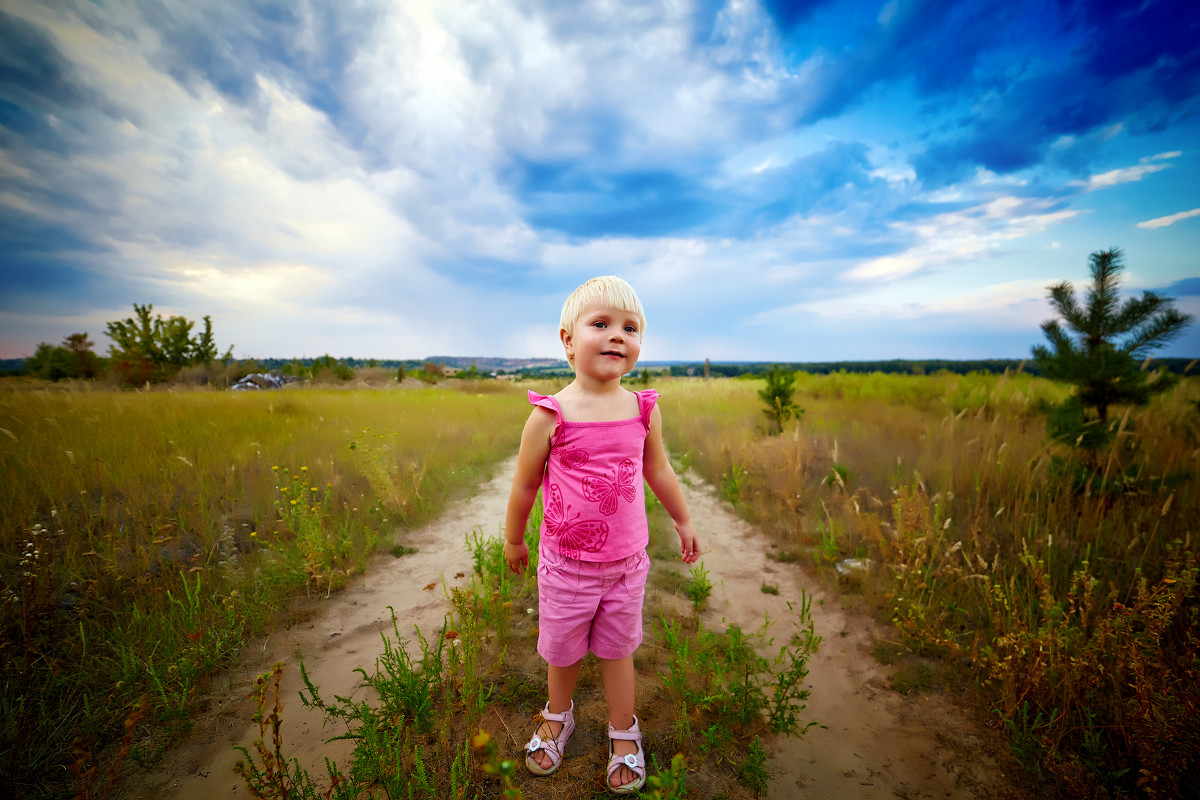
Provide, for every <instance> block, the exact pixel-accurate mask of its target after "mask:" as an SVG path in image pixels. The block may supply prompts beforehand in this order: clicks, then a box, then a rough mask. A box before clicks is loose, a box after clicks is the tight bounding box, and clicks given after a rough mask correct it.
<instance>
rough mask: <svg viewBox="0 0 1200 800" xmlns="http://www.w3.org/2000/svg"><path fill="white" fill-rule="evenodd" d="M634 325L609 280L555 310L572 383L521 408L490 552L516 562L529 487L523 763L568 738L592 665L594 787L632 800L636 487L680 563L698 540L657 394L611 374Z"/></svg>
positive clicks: (641, 510) (627, 358)
mask: <svg viewBox="0 0 1200 800" xmlns="http://www.w3.org/2000/svg"><path fill="white" fill-rule="evenodd" d="M645 327H646V317H645V314H644V313H643V312H642V304H641V302H640V301H639V300H638V297H637V294H636V293H635V292H634V291H633V287H631V286H630V285H629V284H628V283H626V282H625V281H623V280H621V279H620V278H615V277H603V278H593V279H592V280H590V281H588V282H587V283H585V284H583V285H582V286H580V287H579V288H578V289H576V290H575V291H574V292H573V293H572V294H571V296H570V297H568V298H567V301H566V303H564V304H563V310H562V318H561V321H560V323H559V332H558V333H559V337H560V338H561V339H562V344H563V347H564V348H565V349H566V352H567V360H568V361H569V362H570V364H571V366H572V368H573V369H574V370H575V380H574V381H572V382H571V384H570V385H568V386H567V387H566V388H564V389H563V390H562V391H560V392H558V393H557V394H555V395H553V396H550V397H547V396H543V395H539V394H537V393H535V392H529V402H530V403H531V404H532V405H533V406H534V409H533V412H532V413H531V414H530V415H529V420H528V421H527V422H526V423H525V429H524V431H523V432H522V434H521V449H520V453H519V455H518V457H517V471H516V476H515V477H514V478H513V486H512V492H511V494H510V495H509V499H508V512H507V516H506V520H505V540H506V541H505V545H504V558H505V560H506V561H507V562H508V565H509V567H510V568H512V570H513V571H515V572H521V571H522V570H523V569H524V568H525V567H526V566H527V565H528V563H529V548H528V546H527V545H526V544H525V526H526V523H527V522H528V520H529V511H530V509H531V508H532V506H533V503H534V500H535V498H536V497H537V493H538V489H541V490H542V502H543V506H544V509H545V519H544V521H543V523H542V529H541V548H540V551H539V559H538V595H539V601H538V608H539V612H540V619H539V628H540V631H539V634H538V653H540V654H541V656H542V657H543V658H545V659H546V664H547V684H548V690H549V701H548V702H547V703H546V707H545V709H544V710H543V711H542V714H541V716H542V722H541V724H540V725H539V726H538V728H537V730H536V732H535V733H534V736H533V738H532V739H531V740H530V741H529V743H528V744H527V745H526V746H525V750H526V756H525V764H526V766H528V768H529V770H530V771H531V772H533V773H534V774H535V775H550V774H551V773H553V772H555V771H556V770H557V769H558V767H559V764H560V763H562V757H563V750H564V749H565V748H566V745H567V741H568V740H569V739H570V738H571V734H572V733H573V732H574V730H575V719H574V709H575V704H574V701H573V700H572V696H573V695H574V693H575V682H576V680H577V679H578V677H579V668H580V665H581V664H582V662H583V657H584V656H585V655H586V654H587V651H588V650H591V651H592V652H593V653H595V654H596V656H597V657H598V658H599V659H600V672H601V675H602V677H603V680H604V694H605V697H606V698H607V700H608V719H609V725H608V736H609V740H610V741H609V761H608V785H609V788H610V789H611V790H612V791H613V792H615V793H617V794H634V793H636V792H637V791H638V790H639V789H640V788H641V787H642V785H643V784H644V783H645V782H646V756H645V753H644V752H643V751H642V733H641V731H640V730H639V729H638V722H637V717H636V716H634V713H633V708H634V669H633V653H634V651H635V650H636V649H637V647H638V645H639V644H641V641H642V599H643V597H644V595H645V589H646V576H647V574H648V573H649V570H650V564H649V558H648V557H647V555H646V545H647V543H648V542H649V531H648V528H647V523H646V505H645V488H644V486H643V483H642V481H643V479H645V482H646V483H647V484H649V486H650V488H651V490H653V491H654V494H655V495H656V496H657V497H658V499H659V500H660V501H661V502H662V504H663V507H664V508H666V510H667V513H669V514H670V515H671V518H672V519H673V520H674V521H675V530H676V531H677V532H678V533H679V543H680V551H681V553H682V556H683V560H684V562H685V563H688V564H691V563H693V562H694V561H695V560H696V559H697V558H699V556H700V544H699V542H698V541H697V539H696V531H695V529H694V528H693V527H692V523H691V518H690V516H689V514H688V510H687V505H686V503H685V502H684V500H683V494H682V492H681V491H680V489H679V481H678V480H677V479H676V477H675V471H674V470H673V469H672V468H671V464H670V462H669V461H668V460H667V454H666V451H665V450H664V448H663V441H662V418H661V416H660V413H659V410H658V407H657V405H656V401H657V399H658V392H655V391H654V390H652V389H651V390H646V391H642V392H636V393H635V392H630V391H628V390H626V389H624V388H622V387H621V376H622V375H625V374H626V373H628V372H630V371H631V370H632V369H633V368H634V366H635V365H636V364H637V360H638V356H639V355H640V353H641V349H642V333H643V331H644V329H645Z"/></svg>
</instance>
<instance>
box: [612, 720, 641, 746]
mask: <svg viewBox="0 0 1200 800" xmlns="http://www.w3.org/2000/svg"><path fill="white" fill-rule="evenodd" d="M608 738H610V739H621V740H622V741H626V742H640V741H641V740H642V732H641V730H639V729H638V719H637V717H636V716H635V717H634V718H633V724H632V725H630V726H629V730H624V731H622V730H618V729H617V728H614V727H613V726H612V725H611V724H609V726H608Z"/></svg>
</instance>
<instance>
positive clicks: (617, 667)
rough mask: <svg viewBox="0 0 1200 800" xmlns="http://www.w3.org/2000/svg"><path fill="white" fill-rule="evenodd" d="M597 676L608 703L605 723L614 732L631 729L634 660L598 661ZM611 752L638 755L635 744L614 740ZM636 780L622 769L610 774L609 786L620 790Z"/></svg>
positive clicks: (625, 769) (628, 771)
mask: <svg viewBox="0 0 1200 800" xmlns="http://www.w3.org/2000/svg"><path fill="white" fill-rule="evenodd" d="M600 675H601V676H602V677H603V678H604V696H605V697H606V698H607V699H608V723H609V724H610V725H612V726H613V727H614V728H616V729H617V730H628V729H629V727H630V726H631V725H633V705H634V695H633V678H634V670H633V656H632V655H628V656H625V658H618V659H615V660H609V659H604V658H602V659H600ZM612 748H613V752H614V753H616V754H617V755H618V756H623V755H631V754H634V753H637V742H631V741H627V740H624V739H613V740H612ZM635 777H637V776H636V775H635V774H634V772H633V770H631V769H629V767H626V766H624V765H622V766H621V767H620V769H618V770H617V771H616V772H614V773H613V774H612V778H611V779H610V780H609V783H611V784H612V785H613V786H621V785H623V784H626V783H629V782H630V781H632V780H633V779H634V778H635Z"/></svg>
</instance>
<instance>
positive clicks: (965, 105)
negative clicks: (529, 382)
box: [0, 0, 1200, 362]
mask: <svg viewBox="0 0 1200 800" xmlns="http://www.w3.org/2000/svg"><path fill="white" fill-rule="evenodd" d="M1109 247H1120V248H1121V249H1122V250H1123V252H1124V263H1125V271H1124V272H1123V273H1122V289H1123V291H1125V292H1127V293H1129V294H1131V295H1132V294H1140V293H1141V292H1143V291H1156V292H1159V293H1162V294H1165V295H1166V296H1169V297H1172V298H1175V304H1176V306H1177V307H1178V308H1180V309H1181V310H1183V311H1185V312H1187V313H1190V314H1192V315H1193V316H1194V317H1196V318H1197V319H1200V6H1197V4H1196V3H1195V0H1178V1H1176V0H1144V2H1129V3H1104V2H1083V1H1079V2H1049V1H1045V0H1044V1H1042V2H1027V1H1026V0H972V1H971V2H958V3H952V2H951V3H947V2H921V1H920V0H914V1H913V2H905V1H904V0H887V2H879V1H878V0H876V1H875V2H853V1H847V0H836V1H835V0H828V1H827V2H822V1H821V0H815V1H814V2H797V3H787V2H779V0H769V1H768V0H730V1H729V2H722V0H690V1H689V0H659V1H658V2H653V1H649V0H648V1H647V2H617V1H616V0H584V1H582V2H548V1H546V0H507V1H501V2H489V1H488V0H436V1H435V0H399V1H397V0H265V1H261V2H260V1H257V0H227V1H224V2H218V1H217V0H186V1H183V2H179V1H176V0H166V1H165V2H163V1H161V0H97V1H95V2H92V1H88V2H85V1H84V0H0V278H2V280H0V358H18V357H22V356H27V355H30V354H32V353H33V351H34V350H35V349H36V347H37V345H38V343H40V342H48V343H51V344H58V343H60V342H62V340H63V339H65V338H66V337H67V336H69V335H71V334H73V333H77V332H85V333H87V334H88V335H89V337H90V338H91V339H92V340H93V341H94V342H95V344H96V347H95V349H96V351H97V352H98V353H101V354H104V353H107V352H108V347H109V345H110V344H111V341H110V340H109V339H108V337H107V336H106V335H105V333H104V331H105V327H106V323H107V322H110V321H116V320H123V319H125V318H127V317H130V316H132V314H133V304H135V303H137V304H152V305H153V307H154V312H155V313H156V314H162V315H163V316H172V315H179V316H184V317H187V318H189V319H192V320H195V321H197V323H198V327H199V325H200V324H202V323H200V320H201V319H202V318H203V317H204V316H205V315H208V316H210V317H211V319H212V323H213V331H214V334H215V338H216V342H217V345H218V347H219V349H220V350H222V351H224V350H225V349H226V348H227V347H229V346H230V345H232V346H233V352H234V354H235V356H237V357H239V358H267V357H281V358H291V357H316V356H320V355H323V354H331V355H333V356H336V357H338V358H344V357H359V358H380V359H384V358H424V357H426V356H430V355H453V356H480V357H482V356H505V357H514V358H541V357H552V358H561V357H562V349H561V346H560V343H559V338H558V317H559V310H560V308H561V305H562V302H563V300H564V299H565V298H566V296H567V295H568V294H569V293H570V292H571V290H573V289H574V288H575V287H576V286H578V285H579V284H580V283H582V282H583V281H585V280H586V279H588V278H590V277H593V276H596V275H605V274H615V275H620V276H622V277H624V278H626V279H627V280H629V281H630V283H631V284H633V286H634V287H635V288H636V289H637V291H638V293H639V295H640V296H641V299H642V302H643V305H644V306H645V310H646V315H647V328H646V331H645V336H644V341H643V347H642V359H643V361H670V360H701V359H704V358H711V359H712V360H713V361H793V362H802V361H833V360H876V359H891V358H901V359H924V358H947V359H974V358H1023V357H1025V356H1028V355H1029V352H1030V349H1031V348H1032V347H1033V346H1034V345H1035V344H1039V343H1043V342H1044V341H1045V338H1044V336H1043V334H1042V333H1041V331H1040V328H1039V325H1040V323H1041V322H1042V321H1044V320H1046V319H1049V318H1051V317H1052V316H1053V311H1052V309H1051V307H1050V305H1049V303H1048V302H1047V299H1046V295H1047V287H1049V286H1050V285H1052V284H1055V283H1058V282H1059V281H1064V280H1066V281H1070V282H1071V283H1072V284H1073V285H1074V286H1075V287H1076V290H1077V291H1078V292H1079V293H1080V294H1081V295H1082V294H1083V292H1084V291H1085V290H1086V288H1087V286H1088V284H1089V282H1090V277H1089V268H1088V256H1089V254H1090V253H1092V252H1095V251H1098V250H1103V249H1106V248H1109ZM1156 353H1157V354H1158V355H1162V356H1175V357H1188V358H1191V357H1197V356H1200V324H1193V325H1192V326H1191V327H1189V328H1188V329H1187V331H1186V332H1185V333H1184V334H1183V335H1182V336H1181V337H1179V338H1178V339H1176V340H1175V341H1174V342H1172V343H1171V344H1170V345H1168V346H1166V347H1164V348H1162V349H1160V350H1158V351H1156Z"/></svg>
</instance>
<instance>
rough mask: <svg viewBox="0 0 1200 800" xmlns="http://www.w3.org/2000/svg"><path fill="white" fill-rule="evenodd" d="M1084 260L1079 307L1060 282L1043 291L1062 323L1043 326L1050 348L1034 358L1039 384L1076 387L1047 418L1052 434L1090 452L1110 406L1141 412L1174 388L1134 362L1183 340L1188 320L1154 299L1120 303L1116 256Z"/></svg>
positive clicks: (1104, 253)
mask: <svg viewBox="0 0 1200 800" xmlns="http://www.w3.org/2000/svg"><path fill="white" fill-rule="evenodd" d="M1089 261H1090V265H1091V273H1092V286H1091V288H1090V289H1089V290H1088V293H1087V298H1086V302H1085V303H1083V304H1080V302H1079V301H1078V300H1077V298H1076V296H1075V289H1074V287H1073V286H1072V285H1071V284H1070V283H1068V282H1066V281H1063V282H1061V283H1058V284H1055V285H1054V286H1052V287H1050V294H1049V297H1050V303H1051V304H1052V305H1053V306H1054V309H1055V311H1057V312H1058V315H1059V316H1060V317H1061V318H1062V322H1061V323H1060V321H1059V320H1057V319H1051V320H1047V321H1045V322H1043V323H1042V332H1043V333H1045V335H1046V338H1047V339H1048V340H1049V342H1050V347H1046V346H1045V345H1035V346H1034V348H1033V358H1034V361H1035V363H1036V364H1037V365H1038V366H1039V367H1040V368H1041V369H1042V371H1043V372H1044V374H1045V375H1046V377H1048V378H1050V379H1051V380H1055V381H1061V382H1063V383H1066V384H1069V385H1071V386H1074V387H1075V395H1074V397H1073V398H1072V400H1071V401H1068V402H1067V403H1066V404H1064V405H1062V406H1060V407H1059V408H1058V410H1057V412H1056V413H1055V414H1054V415H1053V416H1052V418H1051V425H1050V432H1051V434H1052V435H1053V436H1055V437H1056V438H1058V439H1060V440H1062V441H1065V442H1068V443H1073V444H1078V445H1079V446H1081V447H1085V448H1087V449H1089V450H1096V449H1098V448H1100V447H1103V446H1104V445H1105V444H1106V443H1107V441H1108V438H1109V437H1110V436H1111V434H1112V432H1111V430H1109V429H1108V427H1107V422H1108V410H1109V408H1110V407H1111V406H1114V405H1135V406H1143V405H1146V403H1148V402H1149V400H1150V398H1151V397H1152V396H1153V395H1155V394H1158V393H1160V392H1162V391H1165V390H1166V389H1169V388H1170V387H1171V386H1173V385H1174V383H1175V380H1174V379H1173V378H1172V377H1171V376H1170V375H1169V374H1168V373H1156V374H1154V375H1147V373H1145V372H1143V371H1142V369H1141V368H1140V367H1139V360H1141V359H1145V358H1146V356H1147V355H1148V354H1149V353H1150V351H1152V350H1155V349H1157V348H1159V347H1162V346H1163V345H1165V344H1167V343H1168V342H1170V341H1171V340H1172V339H1174V338H1175V337H1177V336H1179V335H1180V334H1181V333H1183V330H1184V329H1185V328H1186V327H1187V326H1188V325H1189V324H1191V322H1192V318H1191V316H1190V315H1188V314H1184V313H1183V312H1181V311H1179V310H1178V309H1177V308H1175V307H1174V306H1173V305H1172V304H1171V300H1170V299H1169V298H1166V297H1163V296H1162V295H1159V294H1157V293H1155V292H1149V291H1147V292H1143V293H1142V296H1141V297H1137V298H1129V299H1127V300H1126V301H1125V302H1124V303H1121V298H1120V273H1121V270H1123V269H1124V264H1123V262H1122V253H1121V251H1120V250H1119V249H1117V248H1110V249H1108V250H1098V251H1096V252H1094V253H1092V254H1091V256H1090V257H1089ZM1064 325H1065V327H1064ZM1088 410H1094V411H1095V414H1096V416H1095V421H1096V422H1097V423H1098V424H1097V425H1090V422H1089V415H1088Z"/></svg>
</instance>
